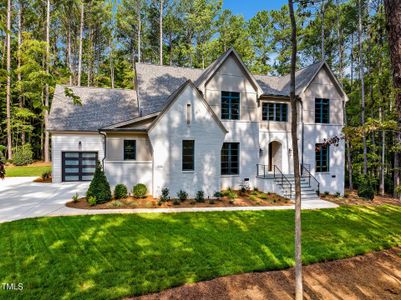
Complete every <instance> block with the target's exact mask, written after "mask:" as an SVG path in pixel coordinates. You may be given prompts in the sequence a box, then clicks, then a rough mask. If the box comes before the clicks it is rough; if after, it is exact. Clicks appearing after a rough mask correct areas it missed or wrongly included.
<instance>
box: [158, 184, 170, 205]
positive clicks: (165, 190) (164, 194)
mask: <svg viewBox="0 0 401 300" xmlns="http://www.w3.org/2000/svg"><path fill="white" fill-rule="evenodd" d="M169 192H170V191H169V190H168V188H166V187H165V188H163V189H162V195H161V196H160V201H161V202H166V201H168V200H169V196H168V194H169Z"/></svg>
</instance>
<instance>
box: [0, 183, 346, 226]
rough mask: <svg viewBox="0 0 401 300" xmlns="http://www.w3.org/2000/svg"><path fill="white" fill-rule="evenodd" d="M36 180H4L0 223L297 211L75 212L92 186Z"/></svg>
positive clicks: (317, 204)
mask: <svg viewBox="0 0 401 300" xmlns="http://www.w3.org/2000/svg"><path fill="white" fill-rule="evenodd" d="M34 179H35V177H10V178H6V179H4V180H0V223H2V222H8V221H13V220H19V219H26V218H34V217H42V216H65V215H89V214H90V215H94V214H110V213H150V212H161V213H175V212H195V211H203V212H206V211H239V210H278V209H293V208H294V206H293V205H292V206H253V207H203V208H178V207H177V208H160V209H152V208H142V209H141V208H138V209H91V210H84V209H75V208H70V207H66V206H65V203H66V202H68V201H71V199H72V196H73V195H74V194H75V193H78V194H79V195H80V196H83V195H85V193H86V191H87V189H88V186H89V182H78V183H77V182H68V183H67V182H64V183H36V182H33V180H34ZM337 206H338V205H336V204H334V203H332V202H328V201H325V200H308V201H304V202H303V203H302V208H303V209H320V208H335V207H337Z"/></svg>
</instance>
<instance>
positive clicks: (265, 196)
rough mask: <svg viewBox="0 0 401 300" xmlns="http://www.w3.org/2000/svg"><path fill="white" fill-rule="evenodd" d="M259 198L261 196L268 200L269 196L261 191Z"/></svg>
mask: <svg viewBox="0 0 401 300" xmlns="http://www.w3.org/2000/svg"><path fill="white" fill-rule="evenodd" d="M259 198H260V199H263V200H266V199H267V198H268V197H267V195H266V194H264V193H260V194H259Z"/></svg>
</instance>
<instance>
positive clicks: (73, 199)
mask: <svg viewBox="0 0 401 300" xmlns="http://www.w3.org/2000/svg"><path fill="white" fill-rule="evenodd" d="M78 200H79V195H78V193H75V195H73V196H72V201H73V202H74V203H77V202H78Z"/></svg>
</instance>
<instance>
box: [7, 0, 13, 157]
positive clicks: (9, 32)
mask: <svg viewBox="0 0 401 300" xmlns="http://www.w3.org/2000/svg"><path fill="white" fill-rule="evenodd" d="M10 35H11V0H8V1H7V33H6V39H7V87H6V119H7V122H6V123H7V158H8V159H10V160H11V159H13V154H12V139H11V74H10V73H11V38H10Z"/></svg>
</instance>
